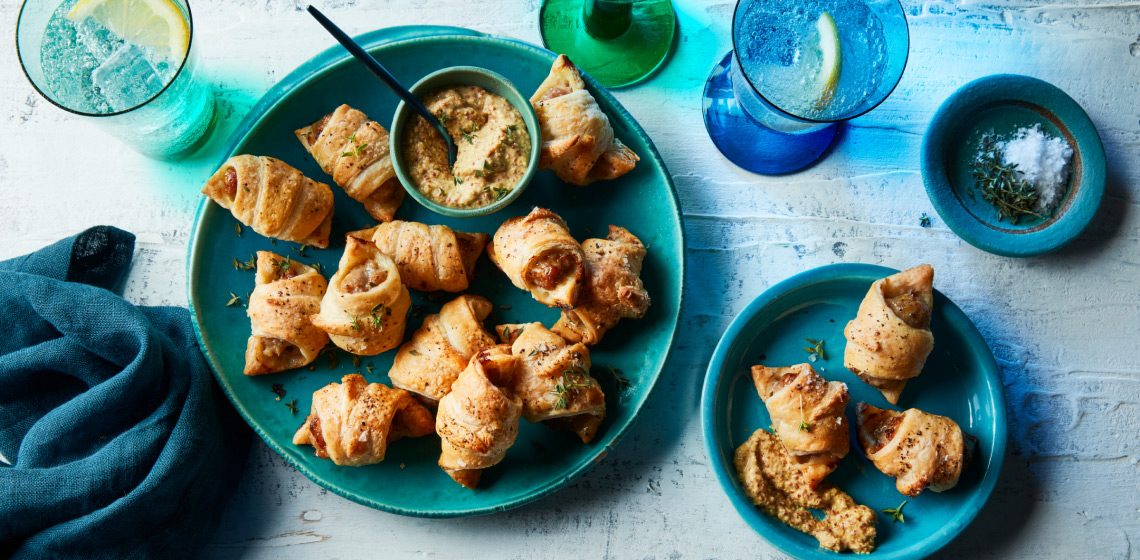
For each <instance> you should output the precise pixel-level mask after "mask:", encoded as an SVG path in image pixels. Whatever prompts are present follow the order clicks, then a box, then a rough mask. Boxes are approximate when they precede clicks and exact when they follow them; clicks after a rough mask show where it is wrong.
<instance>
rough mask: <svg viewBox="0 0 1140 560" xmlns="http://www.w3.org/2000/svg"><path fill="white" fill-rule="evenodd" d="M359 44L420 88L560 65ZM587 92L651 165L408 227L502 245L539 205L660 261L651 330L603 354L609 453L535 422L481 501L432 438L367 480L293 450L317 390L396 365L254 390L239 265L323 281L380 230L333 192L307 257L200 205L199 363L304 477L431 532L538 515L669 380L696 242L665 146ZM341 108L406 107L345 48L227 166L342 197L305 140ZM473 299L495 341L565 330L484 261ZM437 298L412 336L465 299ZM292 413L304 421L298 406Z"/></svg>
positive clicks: (418, 32) (501, 46)
mask: <svg viewBox="0 0 1140 560" xmlns="http://www.w3.org/2000/svg"><path fill="white" fill-rule="evenodd" d="M357 40H358V41H359V42H361V43H362V44H363V45H365V47H366V48H368V50H369V51H370V52H371V53H372V55H373V56H375V57H376V58H377V59H378V60H379V61H380V62H381V63H382V64H384V65H385V67H387V68H388V69H389V70H391V71H392V73H393V74H395V76H396V77H397V78H398V79H400V80H402V81H403V82H404V83H408V84H411V83H414V82H416V80H418V79H420V78H421V77H423V76H425V75H427V74H429V73H431V72H434V71H436V70H438V69H440V68H444V67H449V66H460V65H470V66H480V67H483V68H487V69H489V70H492V71H494V72H498V73H500V74H502V75H503V76H505V77H506V78H507V79H509V80H511V81H512V82H513V83H514V84H515V85H517V86H518V87H519V89H520V90H521V91H523V92H531V91H534V90H535V89H536V88H537V87H538V85H539V83H540V82H541V81H542V80H543V78H544V77H545V76H546V74H547V72H548V71H549V69H550V65H551V63H552V62H553V59H554V55H553V54H552V53H550V52H548V51H545V50H543V49H540V48H537V47H534V46H531V45H528V44H525V43H521V42H518V41H514V40H510V39H503V38H498V37H490V36H485V35H481V34H478V33H475V32H472V31H468V30H464V29H457V28H438V27H428V28H424V27H416V28H394V29H386V30H381V31H376V32H372V33H368V34H365V35H363V36H360V37H358V38H357ZM587 82H588V83H589V85H590V89H591V91H592V93H593V94H594V96H595V97H596V98H597V99H598V102H599V103H600V105H601V106H602V108H603V110H604V111H605V112H606V113H607V114H608V115H609V118H610V122H611V123H612V124H613V126H614V129H615V131H616V133H617V135H618V136H619V137H620V138H621V139H622V141H623V142H625V143H626V144H628V145H629V146H630V147H631V148H633V150H634V151H636V152H637V153H638V154H639V155H640V156H641V161H640V162H639V163H638V165H637V168H636V169H634V170H633V171H632V172H631V173H629V174H628V175H626V176H624V177H621V178H620V179H617V180H614V181H609V182H606V183H598V184H596V185H594V186H590V187H585V188H583V187H575V186H573V185H567V184H564V183H562V182H561V181H559V180H558V179H557V178H556V177H555V176H554V175H553V173H551V172H549V171H541V172H539V173H538V174H537V175H536V176H535V178H534V180H533V182H532V183H531V185H530V187H529V188H527V190H526V192H525V193H523V195H522V196H521V197H520V198H519V199H518V200H517V201H515V202H514V203H513V204H511V205H510V206H509V207H507V208H505V209H503V210H500V211H499V212H497V213H495V214H492V215H488V216H481V217H477V218H465V219H460V218H447V217H443V216H440V215H438V214H435V213H433V212H431V211H429V210H427V209H426V208H424V207H422V206H420V205H419V204H418V203H416V201H415V200H414V199H412V198H411V197H408V198H407V199H406V200H405V201H404V204H403V206H402V207H401V208H400V210H399V212H398V217H399V218H400V219H404V220H414V221H420V222H425V223H429V224H438V223H442V224H446V225H448V226H450V227H452V228H455V229H458V230H463V231H473V232H475V231H480V232H487V233H493V232H494V231H495V230H496V229H497V228H498V226H499V225H500V224H501V223H502V222H503V221H504V220H506V219H507V218H509V217H511V216H517V215H523V214H526V213H527V212H529V211H530V209H531V208H532V207H533V206H535V205H541V206H545V207H548V208H550V209H552V210H554V211H555V212H558V213H560V214H561V215H562V216H563V217H564V218H565V219H566V221H567V223H568V224H569V225H570V229H571V232H572V233H573V234H574V236H575V237H577V238H578V239H580V240H582V239H586V238H589V237H604V236H605V235H606V232H607V230H608V226H609V225H610V224H618V225H621V226H624V227H626V228H628V229H629V230H630V231H632V232H633V233H634V234H635V235H637V236H638V237H640V238H641V239H642V240H643V241H644V242H645V244H646V245H647V246H648V247H649V255H648V257H647V258H646V259H645V267H644V270H643V272H642V278H643V279H644V281H645V286H646V288H647V289H648V290H649V292H650V294H651V295H652V297H653V304H652V306H651V307H650V308H649V313H648V315H647V316H646V317H645V318H644V319H642V320H640V321H625V322H623V323H622V324H620V325H619V326H618V327H617V328H615V329H614V330H612V331H611V332H610V333H609V334H607V335H606V338H605V340H604V341H603V342H602V344H600V345H598V346H597V347H596V348H595V349H592V351H591V354H592V358H593V363H594V375H595V377H597V378H598V379H599V381H600V382H601V383H602V387H603V389H604V390H605V393H606V404H607V416H606V420H605V422H604V423H603V424H602V427H601V429H600V431H599V434H598V436H597V438H596V439H595V440H594V442H593V443H591V444H588V445H583V444H582V443H580V442H576V440H575V438H573V437H571V436H570V435H569V434H568V433H563V432H556V431H553V430H550V429H548V428H546V427H545V426H538V425H530V424H527V423H525V422H523V425H522V426H521V428H520V432H519V438H518V441H517V442H516V443H515V445H514V446H513V447H512V448H511V449H510V451H508V452H507V455H506V458H505V459H504V460H503V461H502V463H500V464H499V465H496V466H495V467H493V468H491V469H488V470H487V472H486V473H485V474H484V476H483V479H482V482H481V483H480V487H479V489H478V490H475V491H471V490H467V489H465V488H462V487H460V486H459V485H458V484H456V483H455V482H453V481H452V480H451V479H450V478H449V477H448V476H447V475H445V474H444V473H443V471H441V470H440V468H439V467H438V466H437V465H436V461H437V460H438V458H439V453H440V442H439V439H438V438H437V437H436V436H434V435H432V436H428V437H423V438H416V439H406V440H401V441H399V442H396V443H394V444H393V445H392V446H391V447H390V449H389V450H388V454H387V458H386V459H385V460H384V462H383V463H380V464H377V465H372V466H368V467H357V468H353V467H338V466H336V465H334V464H333V463H332V462H331V461H326V460H321V459H318V458H316V457H314V456H313V448H312V447H308V446H304V447H300V446H295V445H293V443H292V436H293V432H294V431H295V430H296V429H297V427H298V426H300V424H301V422H302V420H303V419H304V417H305V415H306V414H307V413H308V411H309V407H310V404H311V399H312V394H313V391H315V390H317V389H319V388H320V387H322V386H324V385H325V384H327V383H329V382H333V381H339V380H340V377H341V376H342V375H345V374H348V373H352V372H361V373H363V374H364V377H365V378H366V379H368V380H369V381H376V382H383V383H388V382H389V380H388V376H387V371H388V369H389V368H390V366H391V364H392V357H393V355H394V354H395V351H394V350H393V351H389V352H386V353H384V354H381V355H379V356H374V357H367V358H363V359H361V360H360V363H359V365H356V364H354V363H353V361H352V359H351V356H349V355H348V354H347V353H345V352H341V351H338V352H337V357H338V362H339V363H338V364H337V365H336V366H335V367H330V359H329V357H327V356H324V357H321V358H319V359H318V360H317V362H316V363H315V367H314V369H313V370H312V371H310V370H308V369H300V370H295V371H289V372H283V373H278V374H270V375H263V376H258V377H246V376H244V375H242V365H243V355H244V352H245V345H246V339H247V338H248V337H249V334H250V326H249V319H248V318H247V317H246V315H245V309H244V308H243V307H240V306H233V307H227V306H226V303H227V301H228V300H229V299H230V293H231V292H233V293H234V294H236V295H239V296H241V297H242V301H243V302H244V301H245V295H246V293H247V292H250V291H252V290H253V273H252V272H248V271H239V270H235V268H234V266H233V260H232V259H234V258H236V259H237V260H239V261H243V260H247V259H249V257H250V254H251V253H252V252H253V251H256V250H270V251H275V252H277V253H279V254H281V255H288V256H290V257H292V258H295V259H299V260H300V261H302V262H306V263H312V262H318V263H320V264H321V265H322V266H323V267H324V274H325V276H326V277H328V276H331V275H332V273H333V272H334V271H335V270H336V267H337V262H338V261H339V259H340V255H341V253H342V252H343V250H344V241H343V239H344V234H345V233H346V232H348V231H352V230H356V229H360V228H363V227H366V226H370V225H373V223H374V222H373V221H372V220H371V219H370V218H369V217H368V215H367V214H366V213H365V211H364V208H363V207H362V206H361V205H360V204H358V203H357V202H355V201H353V200H351V199H349V198H348V197H347V196H345V194H344V192H343V191H342V190H341V189H340V188H338V187H335V186H334V187H333V191H334V192H335V193H336V195H335V196H336V202H335V204H336V208H335V212H336V213H335V215H334V218H333V236H332V237H333V243H332V246H330V247H329V248H328V249H325V250H315V249H311V248H310V249H306V250H305V251H304V254H303V255H302V254H299V253H298V252H297V251H296V247H297V246H296V245H295V244H292V243H285V242H282V241H277V242H276V243H274V242H271V241H270V240H269V239H267V238H264V237H261V236H259V235H257V234H256V233H254V232H253V231H252V230H251V229H249V228H245V229H244V232H243V233H242V234H241V235H240V236H239V235H238V234H237V233H236V232H235V231H234V226H235V224H236V223H237V222H236V220H235V219H234V218H233V216H231V215H230V213H229V212H228V211H226V210H223V209H222V208H221V207H219V206H218V205H216V204H214V203H213V202H210V201H209V200H208V199H205V198H203V202H202V205H201V207H200V208H199V210H198V216H197V219H196V222H195V224H194V230H193V234H192V238H191V241H190V252H189V255H188V263H187V265H188V266H187V268H188V276H189V277H188V287H189V299H190V308H191V312H192V314H191V316H192V318H193V320H194V325H195V328H196V332H197V335H198V340H199V342H200V344H201V347H202V351H203V352H204V353H205V355H206V357H207V359H208V361H209V363H210V365H211V366H212V367H213V369H214V372H215V374H216V375H217V379H218V381H219V383H220V384H221V386H222V388H223V389H224V390H225V392H226V394H227V395H228V396H229V398H230V400H231V401H232V402H233V404H234V406H235V407H236V408H237V410H238V411H239V412H240V413H241V414H242V415H243V416H244V417H245V419H246V420H247V421H248V422H249V424H250V426H252V427H253V428H254V430H256V431H257V433H258V434H259V435H260V436H261V437H262V439H264V440H265V442H266V443H267V444H268V445H269V446H270V447H272V448H273V449H274V450H276V451H277V452H278V453H280V454H281V456H282V457H284V458H285V459H286V460H287V461H288V462H289V463H290V464H292V465H294V466H295V467H296V468H297V469H298V470H300V471H301V472H302V473H304V474H305V476H308V477H309V478H311V479H312V480H313V481H315V482H316V483H318V484H320V485H321V486H324V487H325V488H328V489H329V490H331V491H333V492H335V493H337V494H339V495H341V496H344V497H346V498H349V499H351V500H354V501H356V502H360V503H362V504H365V505H369V506H372V507H375V508H378V509H381V510H384V511H389V512H393V513H399V514H404V515H413V516H424V517H448V516H464V515H475V514H483V513H490V512H495V511H501V510H505V509H508V508H512V507H516V506H519V505H522V504H524V503H527V502H530V501H533V500H536V499H538V498H541V497H543V496H545V495H547V494H550V493H551V492H554V491H555V490H557V489H558V488H561V487H562V486H565V485H566V484H567V483H569V482H570V481H571V480H572V479H574V477H576V476H578V475H580V474H582V473H583V472H585V471H586V470H588V469H589V468H590V467H591V466H592V465H593V464H595V463H596V462H598V461H600V460H602V459H603V458H604V457H605V455H606V452H607V450H608V449H609V448H610V447H612V446H613V445H614V444H615V443H616V442H617V440H618V439H619V438H620V437H621V435H622V434H623V433H624V432H625V431H626V430H627V429H628V428H629V426H630V424H631V423H632V422H633V420H634V418H635V417H636V416H637V413H638V411H639V410H640V409H641V407H642V405H643V404H644V403H645V400H646V398H647V397H648V396H649V393H650V389H652V387H653V385H654V383H655V382H656V381H657V379H658V376H659V375H660V374H661V371H662V368H663V367H664V364H665V360H666V358H667V356H668V354H669V349H670V346H671V345H672V341H673V337H674V333H675V332H676V328H677V319H678V316H679V313H680V305H681V281H682V278H683V276H684V271H683V268H684V261H683V247H684V243H683V240H682V230H681V221H680V214H679V212H678V204H677V198H676V193H675V191H674V188H673V183H672V181H671V179H670V178H669V173H668V171H666V169H665V166H664V164H663V163H662V162H661V158H660V156H659V155H658V154H657V151H656V149H655V148H654V147H653V143H652V142H651V141H650V140H649V138H648V137H647V136H646V135H645V132H644V131H643V130H642V129H641V128H640V127H639V126H638V125H637V123H636V122H635V121H634V120H633V118H632V117H630V115H629V114H628V113H626V111H625V110H624V109H623V108H622V107H621V106H620V105H619V104H618V103H617V101H615V100H614V98H613V97H612V96H610V94H609V93H607V92H606V91H605V90H604V89H601V88H600V87H598V86H597V84H595V83H594V82H593V81H592V80H589V79H587ZM341 103H348V104H349V105H352V106H353V107H356V108H359V109H361V110H363V111H364V112H365V113H367V114H368V115H369V116H370V117H371V118H372V119H374V120H376V121H378V122H381V123H388V122H391V117H392V113H393V111H394V110H395V108H396V104H397V99H396V98H395V96H394V95H392V94H391V93H390V92H388V91H387V90H386V89H385V88H384V86H383V85H382V84H380V83H379V82H378V81H377V80H376V79H375V78H374V77H372V76H371V75H370V74H369V73H368V72H367V71H366V70H365V69H364V68H362V67H361V66H359V65H358V64H357V63H356V62H355V61H353V60H352V59H350V58H349V57H348V55H347V54H346V53H344V51H343V50H342V49H341V48H340V47H339V46H337V47H335V48H332V49H330V50H328V51H325V52H324V53H322V54H320V55H318V56H317V57H315V58H313V59H312V60H310V61H309V62H306V63H305V64H303V65H301V67H300V68H298V69H297V70H296V71H294V72H293V73H292V74H290V75H289V76H288V77H286V78H285V79H284V80H282V81H281V83H279V84H277V85H276V86H274V87H273V88H272V89H271V90H270V91H269V92H268V93H267V94H266V95H265V97H264V98H262V100H261V101H260V102H259V103H258V104H257V106H256V107H254V109H253V110H252V112H251V113H250V115H249V116H248V117H247V118H246V120H245V122H244V123H243V124H242V125H241V126H240V127H239V129H238V131H237V132H236V133H235V134H234V136H233V138H232V140H231V142H230V144H229V147H228V148H227V149H226V150H225V153H224V154H222V157H220V158H219V160H218V163H219V165H220V164H221V162H222V161H224V160H225V158H227V157H229V156H230V155H231V154H236V153H252V154H258V155H267V156H273V157H276V158H279V159H281V160H284V161H285V162H287V163H289V164H290V165H293V166H295V167H297V168H298V169H300V170H301V171H303V172H304V173H305V174H306V175H308V176H310V177H313V178H314V179H317V180H320V181H325V182H330V183H331V180H330V178H329V177H327V176H326V175H325V174H324V173H322V172H321V170H320V168H319V167H318V166H317V165H316V163H314V162H313V160H312V158H311V157H310V156H309V155H308V154H307V153H305V150H304V149H303V148H302V147H301V144H300V143H299V142H298V141H297V139H296V138H295V137H294V136H293V130H294V129H296V128H300V127H302V126H306V125H308V124H309V123H312V122H313V121H315V120H317V119H319V118H320V117H321V116H322V115H324V114H325V113H327V112H329V111H331V110H332V109H334V108H335V107H336V106H337V105H339V104H341ZM202 180H203V181H205V180H206V177H202ZM469 292H470V293H476V294H480V295H483V296H486V297H488V298H490V299H491V301H493V302H494V303H495V305H496V308H495V312H494V313H493V314H492V316H491V318H490V320H489V321H488V325H490V326H493V325H496V324H500V323H517V322H529V321H542V322H543V323H544V324H546V325H547V326H550V325H552V324H553V323H554V321H555V320H556V319H557V318H558V312H557V311H555V310H552V309H548V308H546V307H544V306H542V305H540V304H538V303H537V302H535V301H534V300H533V299H532V298H531V297H530V295H529V294H527V293H525V292H523V291H521V290H518V289H516V288H515V287H513V286H512V285H511V284H510V282H509V281H508V280H507V279H506V277H505V276H504V275H503V274H502V273H501V272H500V271H499V270H498V269H496V268H495V267H494V265H492V264H491V263H490V261H488V260H487V258H486V257H483V258H481V259H480V261H479V264H478V266H477V267H476V278H475V281H474V282H473V285H472V287H471V289H470V290H469ZM438 296H439V297H436V296H435V295H433V296H431V297H425V294H423V293H421V292H414V291H413V292H412V299H413V304H415V305H416V306H422V309H419V310H420V311H421V312H420V313H418V314H416V313H413V315H412V316H411V317H410V318H409V320H408V330H407V334H406V335H405V336H406V337H407V336H410V335H411V333H412V332H413V331H414V330H415V329H416V328H418V327H419V325H420V323H421V322H422V321H423V319H424V317H425V316H426V315H427V314H429V313H434V312H436V311H437V310H438V309H439V307H440V305H442V304H443V303H444V302H446V301H449V300H450V299H451V298H453V297H454V294H443V293H440V294H438ZM413 309H417V308H413ZM608 366H612V367H614V368H617V369H620V370H621V371H622V372H624V376H625V377H627V378H628V379H629V380H630V381H631V383H630V385H629V387H627V388H625V389H621V388H619V387H618V385H617V383H616V381H615V380H614V378H613V376H612V375H611V374H610V373H608V372H609V370H608ZM370 370H371V371H370ZM275 384H281V385H282V388H283V389H284V390H285V391H286V395H285V397H284V398H282V399H281V400H277V397H276V395H275V394H274V393H273V391H272V389H273V386H274V385H275ZM294 399H295V400H296V403H295V404H296V407H297V409H298V410H297V412H296V413H293V412H292V411H291V410H290V409H289V408H288V407H287V406H286V403H288V402H291V401H293V400H294Z"/></svg>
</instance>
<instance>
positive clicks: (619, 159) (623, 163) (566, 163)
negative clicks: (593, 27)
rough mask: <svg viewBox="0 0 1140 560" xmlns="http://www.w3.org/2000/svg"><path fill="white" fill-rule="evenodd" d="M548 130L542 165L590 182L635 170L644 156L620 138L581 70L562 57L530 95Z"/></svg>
mask: <svg viewBox="0 0 1140 560" xmlns="http://www.w3.org/2000/svg"><path fill="white" fill-rule="evenodd" d="M530 104H531V106H533V107H534V112H535V114H536V115H537V116H538V123H539V127H540V128H541V129H542V153H541V154H540V156H539V160H538V167H539V169H553V170H554V173H555V174H556V175H558V178H559V179H562V180H563V181H566V182H567V183H574V184H575V185H588V184H590V183H592V182H594V181H599V180H603V179H615V178H617V177H620V176H622V175H625V174H626V173H629V172H630V171H631V170H632V169H633V168H634V166H635V165H637V162H638V161H639V160H640V159H641V158H639V157H637V154H635V153H634V152H633V150H631V149H629V148H628V147H626V146H625V144H622V143H621V140H618V139H617V137H615V136H614V129H613V127H612V126H611V125H610V119H609V117H607V116H606V114H605V113H604V112H602V109H601V107H599V106H598V102H597V100H595V99H594V96H593V95H590V92H589V91H587V90H586V82H585V81H583V80H582V75H581V74H580V73H579V72H578V68H576V67H575V66H574V64H572V63H571V62H570V59H569V58H566V55H564V54H563V55H558V58H557V59H555V60H554V65H553V66H552V67H551V68H550V74H549V75H548V76H547V77H546V80H544V81H543V82H542V84H541V85H539V86H538V91H536V92H534V95H532V96H531V98H530Z"/></svg>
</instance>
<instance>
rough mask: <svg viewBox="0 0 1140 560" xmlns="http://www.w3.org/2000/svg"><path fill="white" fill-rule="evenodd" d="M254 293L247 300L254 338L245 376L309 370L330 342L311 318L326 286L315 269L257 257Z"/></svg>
mask: <svg viewBox="0 0 1140 560" xmlns="http://www.w3.org/2000/svg"><path fill="white" fill-rule="evenodd" d="M254 281H255V283H256V285H255V287H254V288H253V293H251V294H250V295H249V308H248V309H247V310H246V314H247V315H249V323H250V327H251V328H252V332H251V333H250V335H249V342H248V343H247V344H246V348H245V374H246V375H260V374H263V373H275V372H278V371H285V370H287V369H293V368H298V367H301V366H305V365H309V364H310V363H312V362H313V360H315V359H317V355H318V354H320V352H321V348H324V346H325V344H328V342H329V336H328V335H327V334H325V331H322V330H321V329H318V328H317V327H314V326H313V324H312V323H311V322H309V316H310V315H313V314H315V313H317V312H318V311H320V310H321V297H322V296H324V295H325V289H326V288H327V287H328V283H327V282H325V279H324V278H323V277H322V276H321V275H320V273H318V272H317V271H316V270H315V269H313V268H312V267H309V266H305V265H303V264H301V263H299V262H296V261H293V260H290V259H287V258H285V257H282V256H280V255H276V254H274V253H270V252H269V251H258V252H257V273H256V276H255V280H254Z"/></svg>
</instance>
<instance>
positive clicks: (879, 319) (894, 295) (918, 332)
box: [843, 264, 934, 404]
mask: <svg viewBox="0 0 1140 560" xmlns="http://www.w3.org/2000/svg"><path fill="white" fill-rule="evenodd" d="M933 290H934V269H933V268H931V267H930V265H928V264H924V265H922V266H918V267H915V268H912V269H910V270H904V271H902V272H900V273H898V274H894V275H891V276H888V277H886V278H883V279H881V280H877V281H875V283H874V284H871V289H870V290H869V291H868V292H867V296H866V297H864V298H863V302H862V303H860V304H859V313H858V315H856V316H855V318H854V319H852V320H851V322H849V323H847V328H845V329H844V330H843V335H844V336H845V337H847V348H846V349H845V350H844V351H843V365H844V367H846V368H847V369H849V370H851V372H852V373H854V374H856V375H858V376H859V378H860V379H862V380H863V381H866V382H867V383H868V384H869V385H871V386H873V387H875V388H876V389H878V390H879V391H880V392H882V393H883V396H884V397H886V398H887V400H888V401H890V402H891V404H895V403H897V402H899V395H900V394H901V393H902V390H903V387H904V386H905V385H906V382H907V380H908V379H910V378H912V377H917V376H918V374H920V373H922V366H923V365H924V364H926V357H927V356H929V355H930V351H931V350H933V349H934V335H932V334H931V333H930V314H931V312H932V311H933V310H934V294H933Z"/></svg>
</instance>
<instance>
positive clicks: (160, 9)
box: [67, 0, 190, 64]
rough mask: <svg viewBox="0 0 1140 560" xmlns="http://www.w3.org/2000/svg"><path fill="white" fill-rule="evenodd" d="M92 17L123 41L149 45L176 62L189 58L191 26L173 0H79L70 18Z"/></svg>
mask: <svg viewBox="0 0 1140 560" xmlns="http://www.w3.org/2000/svg"><path fill="white" fill-rule="evenodd" d="M87 18H92V19H94V20H95V21H96V22H98V23H99V24H100V25H102V26H103V27H106V28H107V29H108V30H109V31H110V32H112V33H114V34H115V35H117V36H119V38H121V39H123V40H124V41H126V42H128V43H131V44H133V45H136V46H139V47H149V48H151V49H154V51H155V52H156V53H157V54H159V55H162V56H165V57H167V58H168V59H170V60H171V61H173V62H174V63H175V64H177V63H179V62H182V59H183V58H186V49H187V48H188V47H189V46H190V28H189V26H188V25H187V24H186V17H185V16H183V15H182V10H181V9H179V8H178V5H177V4H175V3H174V2H173V1H172V0H79V2H78V3H77V4H75V6H74V7H72V8H71V11H70V12H68V13H67V19H69V20H71V21H75V22H79V21H83V20H85V19H87Z"/></svg>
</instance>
